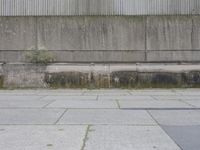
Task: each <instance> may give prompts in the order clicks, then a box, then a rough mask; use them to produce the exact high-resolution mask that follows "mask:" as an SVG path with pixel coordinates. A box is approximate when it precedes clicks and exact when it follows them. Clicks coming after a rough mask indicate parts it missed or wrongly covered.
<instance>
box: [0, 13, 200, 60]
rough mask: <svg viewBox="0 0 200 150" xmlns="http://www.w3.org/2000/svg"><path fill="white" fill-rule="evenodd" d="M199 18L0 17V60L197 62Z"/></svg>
mask: <svg viewBox="0 0 200 150" xmlns="http://www.w3.org/2000/svg"><path fill="white" fill-rule="evenodd" d="M199 20H200V16H74V17H0V35H1V36H0V61H3V62H24V61H25V54H26V50H40V49H47V50H51V52H52V53H53V54H54V56H55V58H56V62H95V63H96V62H200V34H199V33H200V28H199V27H200V21H199Z"/></svg>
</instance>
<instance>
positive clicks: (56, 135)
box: [0, 126, 87, 150]
mask: <svg viewBox="0 0 200 150" xmlns="http://www.w3.org/2000/svg"><path fill="white" fill-rule="evenodd" d="M86 128H87V127H86V126H0V135H1V136H0V149H1V150H66V149H67V150H80V149H81V147H82V145H83V139H84V136H85V132H86Z"/></svg>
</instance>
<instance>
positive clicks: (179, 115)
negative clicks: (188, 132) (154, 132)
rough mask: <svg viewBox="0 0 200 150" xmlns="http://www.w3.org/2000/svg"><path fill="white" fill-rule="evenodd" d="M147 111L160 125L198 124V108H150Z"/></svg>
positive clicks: (199, 115)
mask: <svg viewBox="0 0 200 150" xmlns="http://www.w3.org/2000/svg"><path fill="white" fill-rule="evenodd" d="M149 112H150V113H151V115H152V116H153V117H154V118H155V119H156V121H157V122H158V123H159V124H161V125H174V126H186V125H200V111H199V110H150V111H149Z"/></svg>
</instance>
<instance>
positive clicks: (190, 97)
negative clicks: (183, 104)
mask: <svg viewBox="0 0 200 150" xmlns="http://www.w3.org/2000/svg"><path fill="white" fill-rule="evenodd" d="M181 100H197V101H200V96H182V97H181Z"/></svg>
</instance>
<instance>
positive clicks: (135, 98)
mask: <svg viewBox="0 0 200 150" xmlns="http://www.w3.org/2000/svg"><path fill="white" fill-rule="evenodd" d="M98 100H154V98H153V97H151V96H132V95H126V96H99V97H98Z"/></svg>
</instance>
